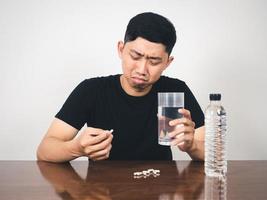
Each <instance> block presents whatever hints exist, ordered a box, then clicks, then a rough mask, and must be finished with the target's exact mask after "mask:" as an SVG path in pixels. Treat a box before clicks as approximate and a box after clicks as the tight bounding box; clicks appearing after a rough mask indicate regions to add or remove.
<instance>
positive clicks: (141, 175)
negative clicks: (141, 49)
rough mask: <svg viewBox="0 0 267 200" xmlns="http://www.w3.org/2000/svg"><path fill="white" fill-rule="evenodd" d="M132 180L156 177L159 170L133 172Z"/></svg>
mask: <svg viewBox="0 0 267 200" xmlns="http://www.w3.org/2000/svg"><path fill="white" fill-rule="evenodd" d="M133 175H134V178H147V177H149V176H153V177H155V178H156V177H158V176H159V175H160V170H158V169H148V170H144V171H141V172H134V173H133Z"/></svg>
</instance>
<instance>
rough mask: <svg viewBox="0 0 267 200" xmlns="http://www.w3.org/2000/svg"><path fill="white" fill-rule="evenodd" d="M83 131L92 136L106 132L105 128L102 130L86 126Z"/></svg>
mask: <svg viewBox="0 0 267 200" xmlns="http://www.w3.org/2000/svg"><path fill="white" fill-rule="evenodd" d="M84 132H85V133H86V134H89V135H92V136H97V135H101V134H102V133H103V132H107V130H103V129H100V128H92V127H88V128H86V129H85V130H84Z"/></svg>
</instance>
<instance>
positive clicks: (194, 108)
mask: <svg viewBox="0 0 267 200" xmlns="http://www.w3.org/2000/svg"><path fill="white" fill-rule="evenodd" d="M184 98H185V99H184V102H185V108H186V109H187V110H189V111H190V113H191V117H192V120H193V121H194V122H195V128H199V127H201V126H203V125H204V114H203V111H202V109H201V107H200V106H199V104H198V102H197V100H196V98H195V96H194V95H193V93H192V92H191V90H190V89H189V87H188V86H187V85H186V84H185V97H184Z"/></svg>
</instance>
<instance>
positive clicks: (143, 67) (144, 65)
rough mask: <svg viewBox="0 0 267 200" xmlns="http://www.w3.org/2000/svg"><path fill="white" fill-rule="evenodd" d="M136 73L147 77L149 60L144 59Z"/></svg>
mask: <svg viewBox="0 0 267 200" xmlns="http://www.w3.org/2000/svg"><path fill="white" fill-rule="evenodd" d="M136 72H137V73H138V74H139V75H142V76H146V75H147V59H142V60H141V61H140V62H139V63H138V66H137V68H136Z"/></svg>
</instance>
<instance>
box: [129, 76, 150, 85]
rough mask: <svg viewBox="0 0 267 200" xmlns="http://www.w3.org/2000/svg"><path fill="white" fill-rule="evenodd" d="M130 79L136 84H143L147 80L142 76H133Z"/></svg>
mask: <svg viewBox="0 0 267 200" xmlns="http://www.w3.org/2000/svg"><path fill="white" fill-rule="evenodd" d="M132 80H133V82H134V83H136V84H144V83H146V82H147V80H146V79H143V78H140V77H135V76H134V77H132Z"/></svg>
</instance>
